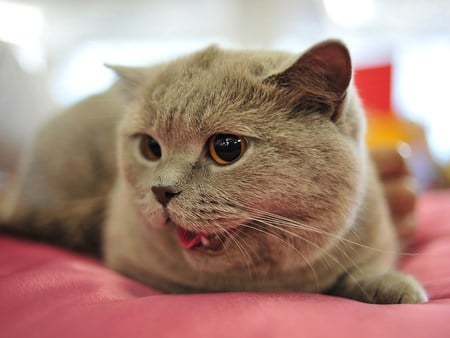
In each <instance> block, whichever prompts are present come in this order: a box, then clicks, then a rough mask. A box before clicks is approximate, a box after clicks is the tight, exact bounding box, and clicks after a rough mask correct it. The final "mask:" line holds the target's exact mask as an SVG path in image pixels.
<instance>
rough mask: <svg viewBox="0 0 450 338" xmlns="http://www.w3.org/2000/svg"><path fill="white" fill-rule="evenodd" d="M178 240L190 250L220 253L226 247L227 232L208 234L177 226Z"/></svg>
mask: <svg viewBox="0 0 450 338" xmlns="http://www.w3.org/2000/svg"><path fill="white" fill-rule="evenodd" d="M177 235H178V241H179V242H180V244H181V246H182V247H183V248H185V249H188V250H196V251H203V252H207V253H219V252H221V251H222V249H223V248H224V243H225V241H226V236H225V234H206V233H202V232H194V231H189V230H186V229H184V228H181V227H179V226H178V227H177Z"/></svg>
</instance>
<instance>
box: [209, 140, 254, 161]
mask: <svg viewBox="0 0 450 338" xmlns="http://www.w3.org/2000/svg"><path fill="white" fill-rule="evenodd" d="M246 147H247V141H246V139H245V138H244V137H242V136H237V135H233V134H216V135H214V136H212V137H211V138H210V140H209V154H210V156H211V158H212V159H213V160H214V162H216V163H217V164H220V165H225V164H231V163H233V162H236V161H237V160H238V159H239V158H240V157H241V156H242V154H243V153H244V151H245V149H246Z"/></svg>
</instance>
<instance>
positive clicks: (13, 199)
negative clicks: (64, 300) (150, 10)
mask: <svg viewBox="0 0 450 338" xmlns="http://www.w3.org/2000/svg"><path fill="white" fill-rule="evenodd" d="M350 67H351V66H350V59H349V57H348V52H347V49H346V48H345V47H344V46H343V45H342V44H341V43H339V42H336V41H327V42H324V43H322V44H319V45H316V46H315V47H313V48H312V49H310V50H309V51H307V52H305V53H304V54H303V55H301V56H300V57H298V56H295V55H290V54H284V53H275V52H264V53H263V52H258V53H255V52H247V51H244V52H236V51H224V50H221V49H219V48H217V47H214V46H213V47H209V48H207V49H205V50H203V51H200V52H198V53H195V54H192V55H189V56H186V57H183V58H180V59H178V60H175V61H173V62H171V63H167V64H164V65H159V66H156V67H152V68H148V69H127V68H125V67H120V68H118V67H113V68H115V69H116V70H117V72H118V74H119V75H120V77H121V80H119V82H118V84H117V85H115V86H114V87H113V88H112V89H110V90H109V91H108V92H106V93H104V94H100V95H98V96H96V97H93V98H91V99H88V100H87V101H85V102H83V103H81V104H79V105H77V106H76V107H73V108H71V109H69V111H67V112H65V113H63V114H62V115H59V116H58V117H56V118H55V119H54V120H53V121H50V122H49V123H48V124H47V125H46V126H45V127H44V128H43V129H42V130H41V132H40V133H39V134H38V135H37V137H36V139H35V141H34V145H33V148H32V150H30V152H29V154H28V157H27V159H26V160H25V161H24V164H23V167H22V172H21V176H20V178H19V180H18V182H16V184H15V185H14V187H13V188H11V189H10V191H9V193H8V195H7V196H6V199H5V200H4V202H3V204H2V215H3V216H2V217H3V221H2V223H4V224H8V228H9V229H10V230H11V229H16V230H17V229H21V230H17V232H22V233H26V232H27V231H26V229H30V228H33V229H34V230H33V232H32V236H35V235H36V233H40V234H41V235H40V236H37V237H40V238H52V239H54V240H56V241H57V240H58V238H56V239H55V238H54V237H55V236H51V234H52V232H53V231H55V230H54V229H55V228H58V229H59V231H61V232H64V231H65V232H64V233H65V235H61V238H65V240H64V241H62V242H63V243H62V244H64V245H68V246H71V247H75V248H79V249H86V250H89V251H95V250H91V247H90V246H87V247H83V241H84V240H86V236H85V234H86V233H87V232H86V224H91V223H95V224H93V225H89V226H92V227H94V228H95V227H96V226H98V227H100V226H101V227H102V229H103V234H102V244H103V247H102V250H103V256H104V259H105V262H106V264H107V265H108V266H110V267H111V268H113V269H116V270H118V271H120V272H122V273H124V274H127V275H129V276H131V277H133V278H136V279H138V280H141V281H142V282H144V283H147V284H149V285H151V286H153V287H156V288H158V289H160V290H163V291H166V292H205V291H206V292H213V291H231V290H233V291H242V290H253V291H259V290H265V291H267V290H291V291H304V292H328V293H331V294H335V295H340V296H344V297H349V298H354V299H358V300H361V301H366V302H373V303H397V302H398V303H403V302H407V303H415V302H421V301H424V300H426V294H425V292H424V290H423V289H422V287H421V286H420V285H419V284H418V283H417V282H416V281H415V280H414V279H413V278H412V277H409V276H405V275H403V274H401V273H399V272H395V271H394V268H395V263H396V260H397V257H398V243H397V237H396V232H395V228H394V227H393V225H392V223H391V221H390V219H389V216H388V211H387V207H386V203H385V201H384V198H383V194H382V191H381V188H380V185H379V182H378V180H377V176H376V173H375V172H374V169H373V166H372V164H371V162H370V159H369V157H368V153H367V150H366V147H365V144H364V131H365V121H364V114H363V111H362V109H361V106H360V103H359V99H358V97H357V94H356V91H355V89H354V88H353V85H352V84H349V83H348V81H350V74H351V68H350ZM119 92H121V93H122V94H119ZM116 125H117V126H118V127H117V128H116ZM217 133H229V134H235V135H241V136H245V137H246V139H247V140H248V147H247V149H246V151H245V152H244V154H243V155H242V157H241V158H240V159H239V160H238V161H236V162H235V163H232V164H230V165H226V166H219V165H217V164H215V163H214V162H213V161H212V159H211V158H210V157H209V156H208V153H207V146H206V145H207V143H208V140H209V139H210V137H211V136H212V135H214V134H217ZM142 134H148V135H151V136H152V137H154V138H155V139H156V140H157V141H158V142H159V144H160V146H161V149H162V157H161V159H160V160H159V161H154V162H152V161H148V160H146V159H145V158H143V156H142V155H141V154H140V153H139V135H142ZM153 186H166V187H170V188H171V189H173V190H174V191H176V192H177V195H176V196H175V197H173V198H172V199H171V200H170V202H169V204H168V205H167V207H163V206H162V205H161V204H159V203H158V202H157V200H156V197H155V195H154V193H153V192H152V187H153ZM80 201H85V202H86V203H87V205H88V206H87V207H85V208H84V209H83V208H81V209H83V210H84V211H80V212H77V210H79V209H80V207H78V209H77V207H76V206H77V205H79V203H81V202H80ZM90 203H91V204H90ZM89 205H91V208H89ZM99 213H101V214H102V215H104V216H105V219H104V220H102V218H101V217H100V218H99V217H98V216H97V218H95V217H94V216H92V215H99ZM60 215H66V216H67V215H69V216H67V217H66V219H70V221H67V222H64V217H61V216H60ZM42 219H45V220H46V222H44V221H42ZM93 219H94V220H96V221H95V222H92V220H93ZM51 220H53V222H51ZM55 224H58V226H56V225H55ZM83 224H84V225H85V226H84V228H83V226H81V225H83ZM176 225H178V226H182V227H183V228H186V229H188V230H191V231H196V232H201V233H217V232H221V233H228V234H229V235H228V239H227V240H226V242H225V243H224V247H225V251H224V252H223V253H220V254H206V253H199V252H195V250H186V249H183V248H182V247H181V246H180V243H179V242H178V240H177V236H176V230H175V228H176ZM64 229H66V230H64ZM83 229H84V230H83ZM78 232H81V233H82V234H83V235H80V234H79V233H78ZM53 234H54V232H53ZM67 234H69V235H67ZM56 237H58V236H56ZM71 238H72V239H73V241H74V242H76V243H71V241H70V239H71Z"/></svg>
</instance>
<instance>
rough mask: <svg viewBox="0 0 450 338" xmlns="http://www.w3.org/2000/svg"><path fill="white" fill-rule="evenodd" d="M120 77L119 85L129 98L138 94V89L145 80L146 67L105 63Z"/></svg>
mask: <svg viewBox="0 0 450 338" xmlns="http://www.w3.org/2000/svg"><path fill="white" fill-rule="evenodd" d="M105 67H107V68H109V69H111V70H112V71H113V72H114V73H116V75H117V76H118V78H119V81H118V83H119V85H120V87H121V88H122V90H123V92H124V93H125V94H126V96H127V97H128V98H133V97H134V96H135V95H136V92H137V89H138V88H139V87H141V86H142V85H143V84H144V82H145V78H146V77H145V74H146V69H145V68H143V67H128V66H117V65H109V64H105Z"/></svg>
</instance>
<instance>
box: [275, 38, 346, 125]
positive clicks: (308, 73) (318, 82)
mask: <svg viewBox="0 0 450 338" xmlns="http://www.w3.org/2000/svg"><path fill="white" fill-rule="evenodd" d="M351 77H352V65H351V60H350V54H349V51H348V49H347V47H346V46H345V45H344V44H343V43H341V42H340V41H338V40H327V41H324V42H322V43H319V44H317V45H315V46H313V47H312V48H310V49H309V50H307V51H306V52H305V53H304V54H302V55H301V56H300V57H299V58H298V59H297V60H296V61H295V62H294V63H293V64H292V65H291V66H290V67H289V68H288V69H286V70H284V71H283V72H281V73H279V74H276V75H272V76H271V77H270V78H268V79H267V80H268V81H270V82H272V83H275V84H277V85H278V86H280V87H282V88H284V89H286V90H287V91H288V92H289V93H290V94H291V95H290V96H291V98H292V97H293V99H294V101H296V103H295V104H296V107H295V108H296V110H297V111H298V112H300V111H307V112H312V111H317V112H321V113H327V114H328V115H330V118H332V119H333V120H336V119H337V117H338V116H337V115H338V113H339V109H340V105H341V104H342V101H343V100H344V98H345V94H346V91H347V88H348V86H349V84H350V81H351Z"/></svg>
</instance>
